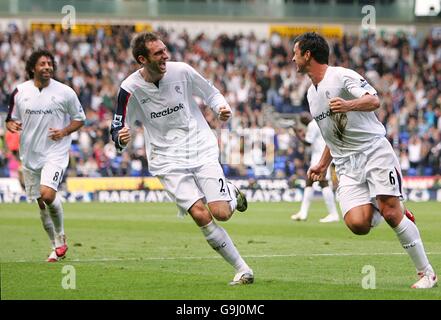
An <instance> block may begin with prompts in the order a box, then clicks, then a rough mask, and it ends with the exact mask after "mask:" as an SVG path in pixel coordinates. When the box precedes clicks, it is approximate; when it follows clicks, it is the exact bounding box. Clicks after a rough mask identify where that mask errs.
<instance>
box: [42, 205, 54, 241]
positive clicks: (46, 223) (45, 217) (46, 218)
mask: <svg viewBox="0 0 441 320" xmlns="http://www.w3.org/2000/svg"><path fill="white" fill-rule="evenodd" d="M40 218H41V222H42V224H43V228H44V230H45V231H46V233H47V235H48V236H49V240H50V241H51V246H52V249H55V228H54V223H53V222H52V219H51V217H50V215H49V212H48V210H47V208H46V209H40Z"/></svg>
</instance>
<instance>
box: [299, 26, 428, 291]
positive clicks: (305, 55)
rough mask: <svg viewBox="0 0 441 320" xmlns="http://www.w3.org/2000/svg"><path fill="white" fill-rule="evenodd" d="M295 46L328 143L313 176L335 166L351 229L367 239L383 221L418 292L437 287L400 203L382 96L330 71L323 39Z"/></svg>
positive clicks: (354, 76) (350, 75)
mask: <svg viewBox="0 0 441 320" xmlns="http://www.w3.org/2000/svg"><path fill="white" fill-rule="evenodd" d="M294 43H295V44H294V50H293V52H294V57H293V61H294V62H295V63H296V65H297V72H300V73H303V74H307V75H308V76H309V77H310V78H311V80H312V85H311V87H310V88H309V90H308V93H307V98H308V103H309V107H310V112H311V115H312V116H313V117H314V119H315V121H317V124H318V126H319V128H320V131H321V133H322V135H323V138H324V139H325V142H326V148H325V150H324V152H323V154H322V157H321V159H320V161H319V163H318V164H317V165H314V166H312V167H311V168H310V169H309V170H308V176H309V177H310V178H311V179H312V180H321V179H322V178H323V177H324V175H325V174H326V170H327V169H328V166H329V165H330V163H331V161H333V162H334V164H335V167H336V173H337V176H338V179H339V186H338V190H337V193H338V200H339V202H340V207H341V209H342V212H343V215H344V220H345V223H346V225H347V226H348V227H349V229H350V230H351V231H352V232H353V233H355V234H359V235H363V234H367V233H369V231H370V229H371V227H373V226H375V225H376V224H378V222H379V221H380V220H381V218H382V217H383V218H384V220H386V222H387V223H388V224H389V225H390V226H391V227H392V229H393V230H394V231H395V233H396V235H397V237H398V239H399V241H400V243H401V245H402V246H403V248H404V249H405V250H406V252H407V253H408V254H409V256H410V258H411V259H412V262H413V263H414V265H415V268H416V270H417V274H418V276H419V280H418V281H417V282H416V283H415V284H413V285H412V288H421V289H427V288H432V287H434V286H435V285H436V283H437V276H436V274H435V271H434V270H433V268H432V266H431V264H430V263H429V260H428V258H427V255H426V253H425V250H424V246H423V243H422V240H421V237H420V234H419V231H418V228H417V226H416V225H415V218H414V216H413V214H412V213H411V212H410V211H409V210H407V209H406V208H405V207H404V205H403V204H402V203H401V201H400V200H401V198H402V190H401V189H402V177H401V169H400V165H399V162H398V159H397V157H396V155H395V152H394V150H393V148H392V146H391V144H390V143H389V141H388V140H387V139H386V137H385V134H386V130H385V128H384V126H383V125H382V124H381V122H380V121H379V120H378V119H377V116H376V115H375V113H374V110H376V109H377V108H379V107H380V100H379V98H378V96H377V91H376V90H375V89H374V88H373V87H372V86H371V85H370V84H369V83H368V82H367V81H366V80H365V79H364V78H363V77H362V76H361V75H360V74H358V73H357V72H355V71H353V70H350V69H346V68H342V67H333V66H328V60H329V46H328V44H327V42H326V40H325V39H324V38H323V37H322V36H320V35H318V34H316V33H314V32H309V33H305V34H303V35H301V36H299V37H298V38H297V39H296V40H295V41H294Z"/></svg>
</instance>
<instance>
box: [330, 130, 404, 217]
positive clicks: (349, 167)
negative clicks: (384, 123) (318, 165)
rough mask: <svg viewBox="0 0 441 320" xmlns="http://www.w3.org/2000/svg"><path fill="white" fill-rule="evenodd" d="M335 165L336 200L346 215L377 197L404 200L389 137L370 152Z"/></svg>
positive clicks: (340, 161)
mask: <svg viewBox="0 0 441 320" xmlns="http://www.w3.org/2000/svg"><path fill="white" fill-rule="evenodd" d="M334 163H335V166H336V173H337V176H338V180H339V184H338V188H337V200H338V201H339V203H340V208H341V211H342V213H343V216H344V215H345V214H346V213H347V212H348V211H349V210H350V209H352V208H355V207H358V206H360V205H363V204H368V203H372V204H373V205H375V206H376V203H377V202H376V196H377V195H390V196H397V197H400V198H401V199H402V183H403V180H402V174H401V167H400V163H399V161H398V158H397V156H396V155H395V152H394V150H393V148H392V146H391V144H390V143H389V141H388V140H387V139H386V138H381V139H379V140H377V141H376V142H375V143H374V144H373V145H372V146H371V148H370V149H368V150H366V151H364V152H360V153H357V154H355V155H353V156H350V157H347V158H344V159H337V161H335V159H334Z"/></svg>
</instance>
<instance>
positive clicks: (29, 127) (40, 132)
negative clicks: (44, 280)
mask: <svg viewBox="0 0 441 320" xmlns="http://www.w3.org/2000/svg"><path fill="white" fill-rule="evenodd" d="M26 71H27V72H28V74H29V77H30V78H31V79H30V80H28V81H26V82H24V83H21V84H19V85H18V86H17V88H16V89H15V90H14V92H13V93H12V94H11V96H10V102H9V113H8V116H7V119H6V125H7V128H8V130H10V131H11V132H20V160H21V164H22V170H23V178H24V184H25V189H26V195H27V197H28V199H29V200H37V202H38V205H39V207H40V215H41V220H42V223H43V227H44V229H45V230H46V232H47V234H48V236H49V239H50V240H51V244H52V249H53V251H52V252H51V254H50V255H49V258H48V261H49V262H55V261H58V260H59V259H60V258H63V257H64V256H65V254H66V251H67V244H66V237H65V234H64V221H63V208H62V204H61V201H60V199H59V198H58V197H57V196H56V193H57V191H58V186H59V184H60V182H61V181H62V178H63V175H64V173H65V171H66V168H67V166H68V162H69V149H70V146H71V142H72V139H71V137H70V134H71V133H72V132H74V131H76V130H78V129H79V128H80V127H81V126H82V125H83V124H84V120H85V119H86V117H85V114H84V111H83V108H82V107H81V104H80V102H79V100H78V97H77V95H76V93H75V91H74V90H72V89H71V88H70V87H68V86H66V85H65V84H63V83H61V82H58V81H56V80H55V79H53V78H52V76H53V74H54V71H55V60H54V57H53V56H52V54H51V53H50V52H48V51H45V50H38V51H35V52H34V53H32V54H31V56H30V57H29V59H28V61H27V63H26Z"/></svg>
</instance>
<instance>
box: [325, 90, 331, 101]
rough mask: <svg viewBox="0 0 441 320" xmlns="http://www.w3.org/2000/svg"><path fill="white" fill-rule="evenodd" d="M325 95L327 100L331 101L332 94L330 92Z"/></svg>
mask: <svg viewBox="0 0 441 320" xmlns="http://www.w3.org/2000/svg"><path fill="white" fill-rule="evenodd" d="M325 95H326V98H328V99H331V93H330V92H329V91H328V90H326V91H325Z"/></svg>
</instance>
